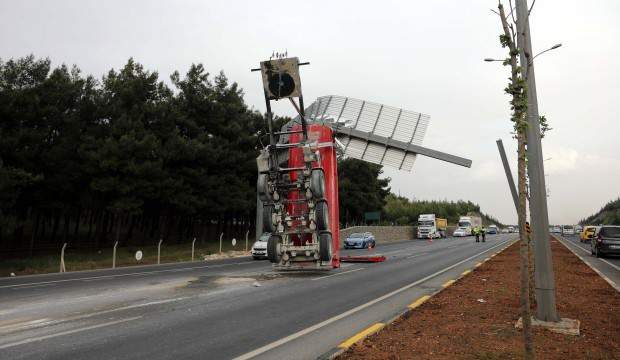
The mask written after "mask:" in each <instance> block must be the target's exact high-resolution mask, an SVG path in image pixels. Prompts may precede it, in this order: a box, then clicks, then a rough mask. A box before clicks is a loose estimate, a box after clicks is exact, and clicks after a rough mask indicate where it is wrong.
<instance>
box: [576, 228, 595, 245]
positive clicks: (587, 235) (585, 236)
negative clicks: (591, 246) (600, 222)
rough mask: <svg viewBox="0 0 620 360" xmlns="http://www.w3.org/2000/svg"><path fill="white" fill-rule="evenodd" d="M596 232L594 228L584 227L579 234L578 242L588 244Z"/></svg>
mask: <svg viewBox="0 0 620 360" xmlns="http://www.w3.org/2000/svg"><path fill="white" fill-rule="evenodd" d="M595 231H596V226H586V227H584V228H583V231H582V232H581V233H579V241H581V242H588V241H590V240H592V237H594V232H595Z"/></svg>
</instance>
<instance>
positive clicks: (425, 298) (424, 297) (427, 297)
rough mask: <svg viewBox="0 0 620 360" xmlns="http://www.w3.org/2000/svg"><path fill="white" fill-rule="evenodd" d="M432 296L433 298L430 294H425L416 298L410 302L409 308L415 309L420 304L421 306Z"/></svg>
mask: <svg viewBox="0 0 620 360" xmlns="http://www.w3.org/2000/svg"><path fill="white" fill-rule="evenodd" d="M430 298H431V296H430V295H424V296H422V297H421V298H419V299H418V300H416V301H414V302H412V303H411V304H409V305H408V306H407V307H408V308H409V309H415V308H417V307H418V306H420V305H422V304H424V303H425V302H426V300H428V299H430Z"/></svg>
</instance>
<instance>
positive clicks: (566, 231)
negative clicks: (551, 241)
mask: <svg viewBox="0 0 620 360" xmlns="http://www.w3.org/2000/svg"><path fill="white" fill-rule="evenodd" d="M562 235H575V227H574V226H573V225H564V226H562Z"/></svg>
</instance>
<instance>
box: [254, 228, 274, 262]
mask: <svg viewBox="0 0 620 360" xmlns="http://www.w3.org/2000/svg"><path fill="white" fill-rule="evenodd" d="M270 236H271V233H263V235H261V236H260V237H259V238H258V240H256V242H254V245H252V251H251V253H252V257H253V258H254V260H258V259H266V258H267V241H268V240H269V237H270Z"/></svg>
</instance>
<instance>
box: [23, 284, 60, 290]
mask: <svg viewBox="0 0 620 360" xmlns="http://www.w3.org/2000/svg"><path fill="white" fill-rule="evenodd" d="M55 285H56V284H39V285H28V286H22V287H19V288H13V290H18V289H35V288H42V287H48V286H55Z"/></svg>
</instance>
